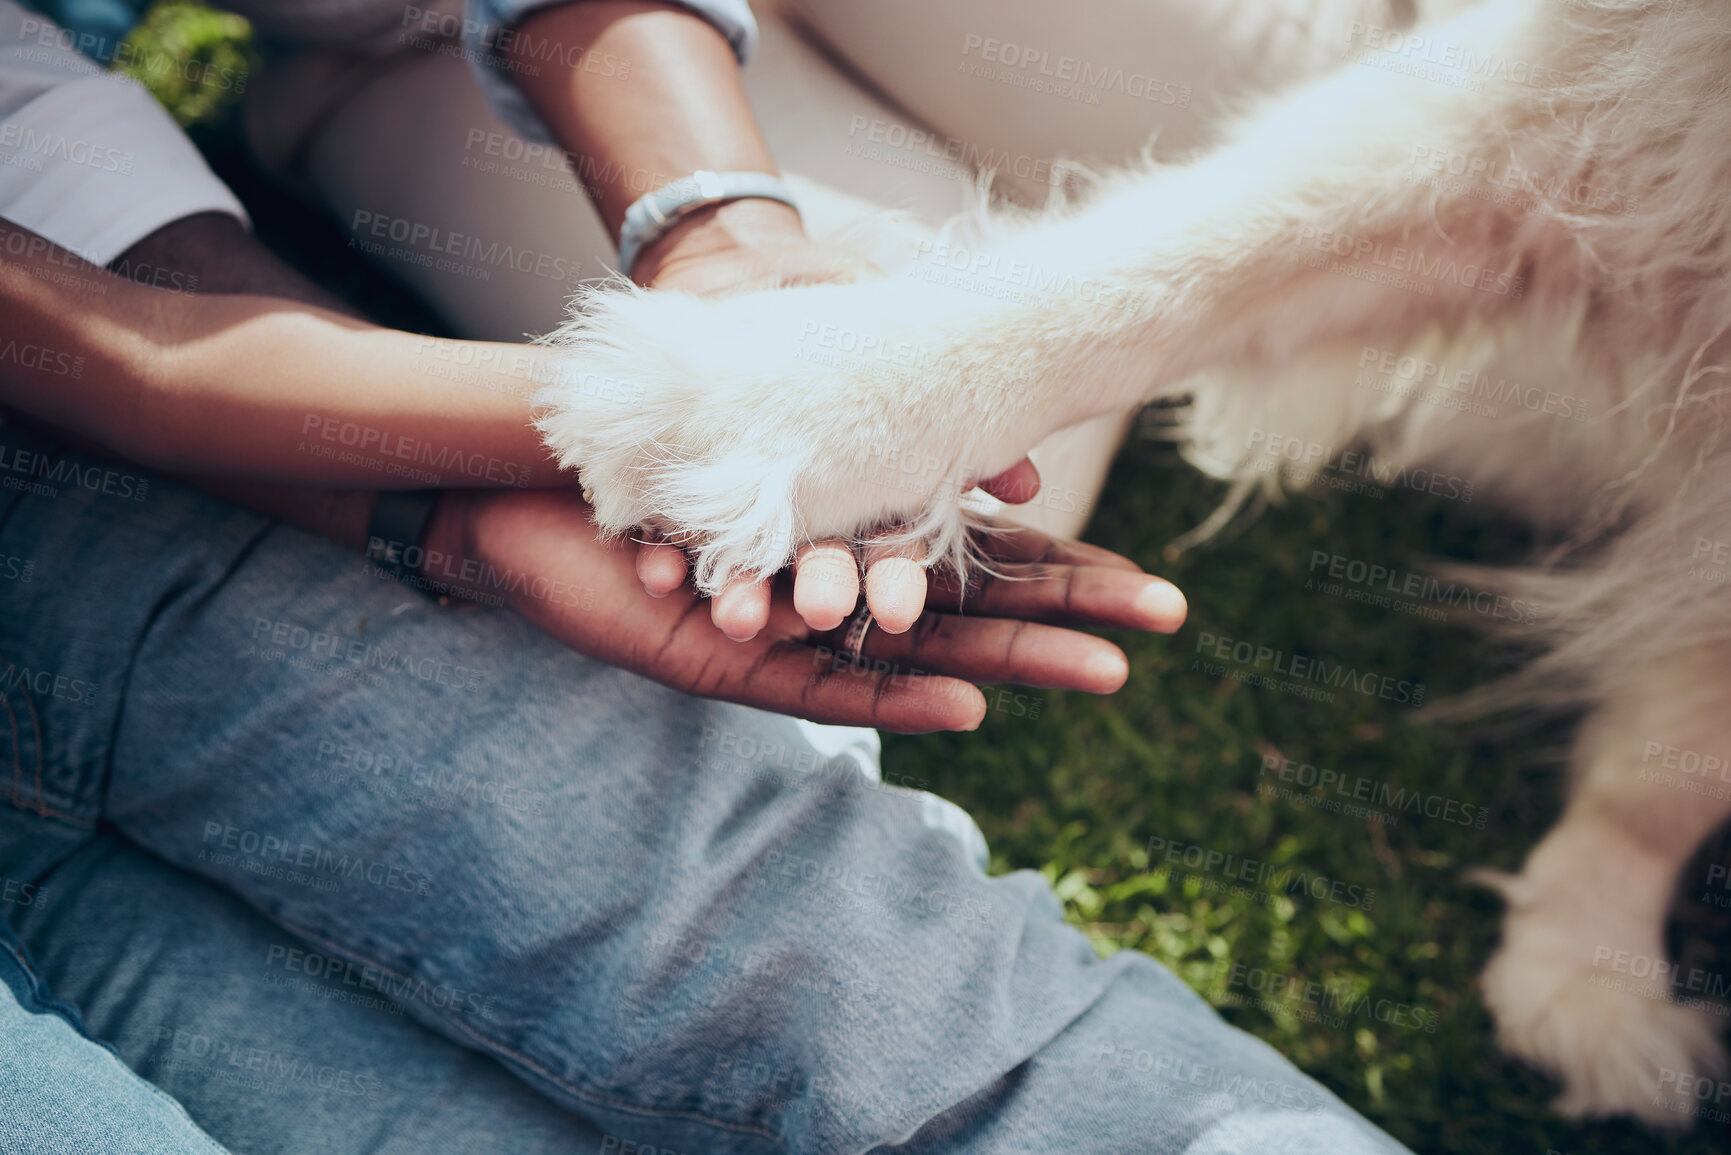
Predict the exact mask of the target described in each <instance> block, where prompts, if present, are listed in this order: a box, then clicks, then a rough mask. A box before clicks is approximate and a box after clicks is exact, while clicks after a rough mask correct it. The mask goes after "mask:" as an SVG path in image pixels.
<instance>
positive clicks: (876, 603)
mask: <svg viewBox="0 0 1731 1155" xmlns="http://www.w3.org/2000/svg"><path fill="white" fill-rule="evenodd" d="M917 550H918V547H917V546H868V547H867V548H866V580H865V594H866V605H867V606H868V607H869V608H870V609H871V612H872V617H873V618H874V619H876V625H877V628H878V629H880V630H882V631H883V632H884V633H886V634H899V633H901V632H903V631H904V630H906V629H907V628H908V627H909V626H911V625H913V624H914V622H915V621H916V620H918V618H919V616H920V611H921V610H923V609H925V607H926V568H925V567H924V566H922V565H921V564H920V563H919V562H918V561H916V560H914V558H915V556H917Z"/></svg>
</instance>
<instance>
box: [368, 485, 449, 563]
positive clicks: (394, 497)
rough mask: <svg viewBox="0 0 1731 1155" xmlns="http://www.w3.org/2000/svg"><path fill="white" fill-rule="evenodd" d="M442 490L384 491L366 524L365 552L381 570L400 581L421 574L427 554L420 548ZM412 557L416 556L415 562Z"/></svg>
mask: <svg viewBox="0 0 1731 1155" xmlns="http://www.w3.org/2000/svg"><path fill="white" fill-rule="evenodd" d="M443 492H444V491H443V490H439V489H407V490H385V491H384V492H382V493H380V494H379V498H378V500H377V501H375V502H374V503H373V516H372V518H371V519H369V520H368V522H367V548H366V550H365V551H364V552H365V553H366V555H367V557H368V559H370V560H371V561H372V563H373V564H374V565H376V566H378V567H379V568H380V569H383V570H386V571H388V572H389V573H390V575H391V576H392V577H394V578H396V579H397V580H398V581H402V580H403V579H404V578H405V577H410V576H412V575H415V574H418V573H420V572H421V563H422V562H424V561H425V560H426V551H425V550H423V549H422V548H421V535H422V534H423V533H425V532H426V531H427V520H428V519H429V518H431V517H432V516H433V506H434V505H435V504H437V503H438V500H439V495H440V494H441V493H443ZM410 554H413V555H414V558H413V561H411V560H410V556H409V555H410Z"/></svg>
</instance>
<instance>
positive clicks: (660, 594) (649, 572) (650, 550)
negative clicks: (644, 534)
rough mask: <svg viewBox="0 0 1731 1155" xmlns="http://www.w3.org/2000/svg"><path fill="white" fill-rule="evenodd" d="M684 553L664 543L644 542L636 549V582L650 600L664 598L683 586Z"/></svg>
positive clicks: (684, 572) (684, 571)
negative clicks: (638, 582)
mask: <svg viewBox="0 0 1731 1155" xmlns="http://www.w3.org/2000/svg"><path fill="white" fill-rule="evenodd" d="M686 568H687V567H686V562H685V551H684V550H681V549H679V548H678V547H677V546H671V545H668V544H666V543H665V542H659V541H646V542H644V543H643V544H642V545H640V546H638V547H637V580H638V581H640V582H642V583H643V590H644V592H645V593H647V594H648V595H649V596H650V597H652V598H664V597H666V596H667V595H668V594H670V593H672V592H673V591H674V590H676V589H678V588H679V587H680V586H682V585H684V584H685V574H686Z"/></svg>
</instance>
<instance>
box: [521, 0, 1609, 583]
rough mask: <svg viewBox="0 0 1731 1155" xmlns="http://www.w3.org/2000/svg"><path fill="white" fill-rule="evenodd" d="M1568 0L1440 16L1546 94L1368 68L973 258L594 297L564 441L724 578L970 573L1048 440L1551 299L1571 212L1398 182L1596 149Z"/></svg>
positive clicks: (1585, 57)
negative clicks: (853, 275) (985, 500)
mask: <svg viewBox="0 0 1731 1155" xmlns="http://www.w3.org/2000/svg"><path fill="white" fill-rule="evenodd" d="M1561 7H1562V6H1558V5H1555V4H1552V3H1549V2H1548V0H1498V2H1497V3H1494V4H1485V5H1481V6H1479V7H1476V8H1474V9H1472V10H1470V11H1468V12H1466V13H1464V14H1463V15H1461V16H1459V17H1457V18H1455V19H1454V20H1452V21H1450V22H1448V23H1446V24H1443V25H1439V26H1437V27H1436V28H1435V29H1434V30H1432V32H1431V35H1433V36H1434V37H1435V38H1437V39H1438V40H1439V41H1444V42H1447V43H1450V44H1454V45H1457V46H1458V45H1466V46H1468V48H1469V51H1470V52H1472V53H1475V54H1477V56H1478V58H1488V59H1498V60H1504V61H1509V60H1512V61H1517V62H1521V63H1522V70H1521V72H1520V75H1521V76H1523V77H1527V76H1530V75H1532V74H1533V71H1532V70H1538V71H1539V72H1542V73H1543V74H1545V75H1547V76H1549V77H1551V78H1552V81H1553V84H1554V87H1544V88H1539V87H1535V86H1534V85H1532V84H1530V83H1517V82H1516V81H1515V80H1513V79H1510V74H1509V72H1508V71H1507V69H1506V68H1505V69H1504V70H1503V71H1502V73H1501V76H1502V78H1501V79H1497V78H1496V77H1492V78H1490V79H1486V80H1484V81H1479V82H1476V83H1477V84H1478V85H1479V88H1478V89H1470V88H1463V87H1455V86H1451V85H1449V84H1439V83H1435V82H1434V81H1433V80H1432V79H1427V78H1423V77H1419V76H1413V75H1408V74H1406V73H1405V72H1403V71H1399V70H1396V69H1395V68H1393V67H1381V66H1371V65H1367V64H1363V63H1350V64H1348V65H1347V66H1345V67H1344V68H1342V69H1341V70H1339V71H1338V72H1336V73H1335V74H1334V75H1332V76H1330V77H1327V78H1324V79H1323V80H1321V81H1319V82H1317V83H1316V84H1313V85H1311V86H1309V87H1307V88H1305V89H1302V90H1300V91H1299V92H1297V93H1295V94H1293V95H1291V96H1289V97H1288V98H1286V99H1284V100H1282V101H1280V102H1278V103H1274V104H1271V105H1269V106H1268V107H1267V108H1266V109H1265V111H1264V113H1263V114H1262V115H1260V116H1258V117H1254V118H1252V119H1251V120H1249V121H1247V122H1246V123H1245V124H1244V125H1243V126H1242V127H1241V128H1240V130H1239V131H1238V132H1237V133H1236V134H1235V135H1234V136H1233V137H1232V138H1231V139H1230V140H1229V141H1228V142H1227V143H1226V144H1225V145H1223V146H1222V147H1221V148H1220V149H1219V150H1217V151H1216V152H1214V153H1212V154H1210V155H1209V156H1207V157H1205V158H1203V159H1202V160H1199V161H1198V162H1196V163H1195V164H1192V165H1189V166H1184V167H1179V168H1172V169H1155V170H1152V171H1142V172H1134V173H1128V174H1123V175H1120V176H1116V177H1111V178H1107V179H1105V180H1103V181H1102V182H1101V184H1100V185H1099V187H1098V188H1097V189H1096V190H1095V194H1094V195H1093V196H1092V197H1091V198H1090V201H1089V203H1088V205H1087V206H1086V207H1085V208H1084V209H1083V210H1082V211H1080V212H1078V213H1076V214H1075V215H1074V216H1071V217H1069V218H1068V219H1062V220H1057V221H1055V222H1045V223H1039V224H1036V225H1034V226H1032V227H1025V228H1021V229H1020V231H1013V232H1012V231H1009V230H1005V235H1004V237H1003V239H1002V241H1001V242H1000V243H998V244H996V245H993V246H991V247H990V248H989V249H982V250H979V252H978V254H977V255H976V254H966V255H965V256H964V257H963V258H962V259H958V257H957V254H956V252H955V250H954V248H953V247H952V248H949V249H934V250H933V251H932V252H928V253H925V254H922V260H919V261H916V262H915V263H914V265H913V267H912V268H911V269H909V270H907V271H906V272H907V274H908V275H904V276H897V277H892V278H890V279H888V280H883V281H874V282H868V283H861V284H854V285H821V286H807V287H800V288H793V289H784V290H773V291H765V292H754V293H742V294H740V295H737V296H732V297H728V298H723V299H718V300H698V299H696V298H692V297H688V296H683V295H681V294H674V293H641V292H604V293H597V294H592V295H590V296H589V297H588V298H587V300H586V301H585V302H584V303H583V306H584V310H585V311H584V315H582V316H580V317H579V318H578V319H577V320H576V321H574V322H572V323H571V324H570V325H568V326H567V327H566V328H565V329H564V330H562V331H561V333H560V334H558V335H557V336H556V338H555V341H556V342H557V343H561V344H564V345H566V346H568V347H569V349H570V351H571V352H570V357H569V360H568V362H567V365H566V369H565V371H564V372H563V373H562V375H561V377H560V379H559V380H558V381H557V382H556V383H555V384H554V385H553V386H551V387H550V388H549V389H548V390H547V391H546V392H545V394H544V400H545V401H546V402H547V404H548V406H549V411H548V413H547V415H546V417H545V419H544V420H543V422H542V425H541V427H542V429H543V431H544V432H545V434H546V436H547V441H548V444H549V445H550V446H551V447H553V448H554V449H555V450H556V451H557V452H558V453H559V454H560V457H561V460H562V461H563V462H564V463H565V464H566V465H568V466H569V465H578V466H581V468H582V475H583V480H584V483H585V485H586V487H587V488H588V489H589V491H590V492H591V493H592V495H593V500H594V503H595V509H596V517H597V520H598V521H599V522H600V523H601V524H602V526H603V527H605V528H607V529H609V530H612V531H615V532H622V531H624V530H627V529H629V528H631V527H633V526H636V525H638V524H640V523H642V522H645V521H651V522H655V523H658V524H659V525H661V526H662V527H663V528H665V529H668V530H671V531H672V532H674V533H675V534H678V535H682V538H683V540H684V541H685V542H686V543H687V544H688V546H689V547H690V549H691V552H692V554H693V557H694V561H695V567H694V568H695V575H696V578H697V580H698V583H699V585H700V587H701V588H703V589H705V590H708V591H714V590H716V589H719V588H720V587H721V586H723V585H725V584H726V583H727V582H728V581H729V580H730V579H732V578H734V577H737V576H742V575H746V574H754V575H764V574H768V573H771V572H774V571H775V570H777V569H779V568H780V567H781V566H783V565H784V564H786V562H787V561H788V560H789V559H790V558H791V556H792V554H793V552H794V550H795V549H796V548H797V547H798V545H799V544H800V543H802V542H803V541H805V540H817V539H821V538H825V537H842V538H858V537H859V536H861V535H863V534H865V533H866V532H868V531H869V530H871V529H873V528H874V527H877V526H880V525H883V524H887V523H889V524H893V523H900V524H903V525H905V526H907V527H908V536H910V537H912V538H915V539H918V540H919V541H921V542H922V543H923V544H924V545H925V547H926V559H927V561H928V562H935V561H939V560H945V559H948V560H950V561H952V562H956V563H960V564H965V563H966V560H967V558H966V548H967V541H968V534H967V532H966V531H967V528H968V525H969V522H970V510H971V508H973V507H971V506H970V505H969V502H968V501H967V500H965V499H964V496H963V486H964V485H966V484H968V483H970V482H971V481H972V480H974V479H977V478H980V477H987V476H991V475H992V474H994V473H996V472H998V471H1000V470H1002V469H1004V468H1006V467H1008V466H1009V465H1010V464H1012V463H1013V462H1015V461H1016V460H1017V459H1018V458H1020V457H1021V456H1022V455H1023V454H1025V453H1026V452H1027V451H1028V450H1029V449H1030V448H1032V447H1033V446H1034V445H1035V444H1036V443H1038V442H1039V441H1040V440H1041V439H1042V438H1043V437H1045V436H1046V435H1047V434H1048V433H1050V432H1051V431H1052V430H1055V429H1059V428H1063V427H1066V426H1069V425H1071V424H1074V423H1076V422H1078V421H1081V420H1084V419H1087V418H1090V417H1094V416H1097V415H1101V414H1107V413H1121V412H1124V411H1126V410H1128V409H1130V408H1132V407H1134V406H1135V405H1136V404H1138V403H1140V402H1143V401H1145V400H1148V399H1150V398H1152V397H1154V396H1157V395H1158V394H1160V393H1161V392H1162V391H1169V390H1173V389H1175V388H1178V387H1179V386H1180V385H1181V384H1182V382H1183V381H1184V380H1185V378H1187V377H1188V376H1190V375H1191V374H1193V373H1194V372H1196V371H1197V370H1199V369H1201V368H1203V367H1205V366H1208V365H1210V364H1212V363H1215V362H1219V361H1222V360H1254V361H1258V362H1261V363H1265V364H1267V365H1269V366H1270V367H1271V368H1273V367H1277V366H1278V365H1279V364H1281V362H1282V361H1283V359H1284V358H1286V357H1287V356H1289V355H1291V354H1292V353H1293V352H1295V351H1297V350H1301V349H1303V348H1305V347H1307V346H1311V345H1315V344H1317V343H1319V342H1325V341H1329V340H1332V339H1340V338H1345V337H1346V336H1347V335H1349V334H1351V335H1363V334H1366V333H1375V334H1393V335H1398V334H1400V333H1403V332H1407V331H1410V330H1413V329H1415V328H1417V327H1420V326H1433V325H1440V326H1448V325H1450V324H1455V323H1458V322H1459V321H1460V320H1462V319H1464V318H1465V317H1467V316H1470V315H1474V314H1482V313H1486V312H1496V311H1506V310H1509V309H1511V308H1513V307H1515V304H1516V302H1517V301H1519V300H1520V298H1522V297H1523V296H1527V297H1529V298H1530V296H1531V293H1530V290H1529V289H1528V288H1527V287H1528V286H1530V285H1531V283H1532V281H1533V279H1534V278H1535V277H1538V276H1539V273H1538V272H1537V271H1536V270H1538V269H1541V268H1544V267H1545V266H1546V265H1547V262H1553V263H1555V264H1556V265H1557V266H1558V267H1559V274H1558V275H1559V276H1561V275H1562V274H1561V272H1560V269H1561V266H1562V265H1564V264H1565V263H1566V261H1565V260H1564V258H1563V257H1561V256H1560V255H1558V254H1560V253H1562V252H1564V251H1567V250H1566V246H1565V244H1564V243H1562V242H1560V241H1559V237H1560V236H1561V234H1562V230H1561V229H1560V228H1559V227H1557V226H1556V225H1555V224H1554V222H1553V220H1552V218H1548V217H1542V216H1540V215H1536V214H1525V213H1522V212H1519V211H1517V210H1516V209H1514V208H1512V207H1509V206H1507V205H1504V204H1500V203H1498V202H1496V201H1492V200H1484V199H1478V198H1473V197H1466V196H1458V197H1452V198H1446V197H1442V196H1440V195H1439V194H1437V193H1436V192H1435V191H1434V190H1432V189H1431V188H1429V187H1428V186H1426V185H1424V184H1422V183H1419V182H1414V181H1402V180H1400V179H1398V175H1399V174H1400V173H1401V172H1402V170H1403V168H1405V169H1408V170H1410V168H1411V165H1412V163H1413V160H1414V156H1415V147H1417V148H1421V149H1424V150H1427V152H1426V155H1432V152H1433V151H1434V154H1435V155H1446V156H1448V157H1451V158H1452V157H1455V156H1460V157H1466V158H1471V159H1472V160H1473V162H1474V163H1477V164H1480V165H1483V164H1487V163H1489V160H1490V159H1492V158H1501V159H1502V161H1503V162H1504V163H1508V162H1509V160H1510V156H1511V153H1513V154H1514V156H1515V158H1516V159H1518V160H1520V161H1522V162H1523V163H1526V164H1528V165H1530V166H1531V167H1534V168H1535V169H1538V170H1541V171H1564V170H1565V169H1566V168H1567V167H1568V166H1570V165H1575V166H1579V165H1581V164H1591V159H1590V157H1583V156H1580V155H1575V154H1577V153H1579V152H1580V151H1581V149H1582V148H1583V147H1584V146H1583V145H1582V143H1581V141H1580V140H1579V139H1577V138H1576V136H1575V135H1570V134H1567V133H1563V130H1561V129H1559V128H1558V127H1557V126H1558V125H1560V124H1562V123H1564V121H1565V119H1566V118H1565V117H1564V116H1562V115H1561V114H1560V112H1559V105H1560V103H1562V102H1565V101H1566V99H1567V98H1566V97H1565V95H1563V93H1564V91H1565V90H1570V89H1572V81H1573V80H1576V79H1579V78H1580V74H1581V70H1582V69H1590V68H1592V67H1594V65H1593V64H1592V63H1591V61H1592V60H1593V59H1594V57H1593V54H1592V53H1590V52H1583V51H1580V50H1579V49H1580V44H1579V40H1580V39H1581V37H1583V36H1585V35H1586V33H1584V32H1582V31H1581V30H1580V28H1579V27H1577V26H1576V23H1573V22H1572V21H1577V20H1579V19H1583V17H1580V16H1579V14H1570V15H1568V16H1567V17H1565V16H1559V15H1558V13H1559V11H1560V10H1561ZM1592 11H1597V10H1592ZM1606 18H1607V19H1609V18H1610V17H1606ZM1540 62H1545V63H1540ZM1391 63H1392V64H1399V63H1401V61H1400V60H1398V59H1395V60H1393V61H1392V62H1391ZM1589 87H1590V86H1589ZM1559 133H1563V139H1561V141H1560V142H1559ZM1511 140H1512V141H1515V142H1522V143H1519V144H1518V145H1517V144H1511ZM1415 142H1423V143H1421V144H1417V145H1416V146H1415ZM1529 154H1543V157H1542V159H1540V160H1537V161H1535V160H1534V156H1533V155H1529ZM1391 279H1392V281H1393V283H1392V285H1391V283H1390V281H1391ZM1012 289H1014V291H1011V290H1012ZM1006 298H1008V299H1006ZM1390 339H1394V337H1392V336H1391V337H1390Z"/></svg>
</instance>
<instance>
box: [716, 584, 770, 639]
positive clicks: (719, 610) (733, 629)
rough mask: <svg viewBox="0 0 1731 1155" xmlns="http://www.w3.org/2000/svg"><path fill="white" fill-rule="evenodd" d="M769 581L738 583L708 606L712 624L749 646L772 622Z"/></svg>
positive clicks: (728, 587)
mask: <svg viewBox="0 0 1731 1155" xmlns="http://www.w3.org/2000/svg"><path fill="white" fill-rule="evenodd" d="M769 593H770V583H769V581H768V579H765V580H763V581H745V580H741V581H736V582H732V583H730V584H729V585H728V586H727V588H725V589H723V590H722V591H721V592H720V593H719V594H716V595H715V597H714V598H713V599H711V600H710V603H709V620H710V621H712V622H714V623H715V628H716V629H718V630H720V631H721V632H722V633H724V634H726V635H727V636H728V637H730V638H732V639H733V640H734V641H736V642H749V641H750V640H751V639H752V638H755V637H756V636H757V634H758V631H759V630H761V629H763V627H764V626H765V625H766V624H768V622H769Z"/></svg>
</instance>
